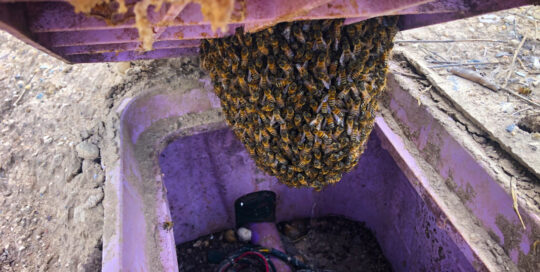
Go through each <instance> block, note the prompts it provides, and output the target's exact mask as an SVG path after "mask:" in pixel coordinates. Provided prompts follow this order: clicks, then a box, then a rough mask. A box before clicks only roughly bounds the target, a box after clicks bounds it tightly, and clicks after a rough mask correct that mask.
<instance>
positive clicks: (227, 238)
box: [225, 229, 236, 243]
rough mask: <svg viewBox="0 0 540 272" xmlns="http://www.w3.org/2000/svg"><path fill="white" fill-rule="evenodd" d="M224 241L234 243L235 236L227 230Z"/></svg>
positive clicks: (230, 230)
mask: <svg viewBox="0 0 540 272" xmlns="http://www.w3.org/2000/svg"><path fill="white" fill-rule="evenodd" d="M225 241H227V242H229V243H234V242H236V235H235V234H234V230H232V229H229V230H227V231H225Z"/></svg>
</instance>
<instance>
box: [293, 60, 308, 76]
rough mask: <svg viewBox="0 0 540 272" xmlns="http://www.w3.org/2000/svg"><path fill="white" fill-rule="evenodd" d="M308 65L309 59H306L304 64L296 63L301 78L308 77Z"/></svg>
mask: <svg viewBox="0 0 540 272" xmlns="http://www.w3.org/2000/svg"><path fill="white" fill-rule="evenodd" d="M307 65H308V62H307V61H305V62H304V64H303V65H300V64H296V69H297V70H298V73H299V74H300V77H301V78H306V77H307V76H308V71H307Z"/></svg>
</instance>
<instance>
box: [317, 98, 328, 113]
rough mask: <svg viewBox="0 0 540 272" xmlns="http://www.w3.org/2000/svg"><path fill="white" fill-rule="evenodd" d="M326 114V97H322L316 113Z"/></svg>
mask: <svg viewBox="0 0 540 272" xmlns="http://www.w3.org/2000/svg"><path fill="white" fill-rule="evenodd" d="M319 112H322V113H328V95H327V96H325V97H323V99H322V101H321V104H320V105H319V107H318V108H317V113H319Z"/></svg>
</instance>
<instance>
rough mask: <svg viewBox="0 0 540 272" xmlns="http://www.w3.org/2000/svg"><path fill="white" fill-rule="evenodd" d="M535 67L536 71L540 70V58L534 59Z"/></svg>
mask: <svg viewBox="0 0 540 272" xmlns="http://www.w3.org/2000/svg"><path fill="white" fill-rule="evenodd" d="M533 67H534V69H536V70H540V58H538V57H533Z"/></svg>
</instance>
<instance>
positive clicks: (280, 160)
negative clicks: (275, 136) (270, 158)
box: [276, 153, 287, 164]
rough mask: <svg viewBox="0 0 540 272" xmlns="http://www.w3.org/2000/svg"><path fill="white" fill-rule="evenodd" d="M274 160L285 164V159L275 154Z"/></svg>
mask: <svg viewBox="0 0 540 272" xmlns="http://www.w3.org/2000/svg"><path fill="white" fill-rule="evenodd" d="M276 160H277V161H278V162H279V163H281V164H287V159H285V158H284V157H283V156H282V155H281V154H279V153H277V154H276Z"/></svg>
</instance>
